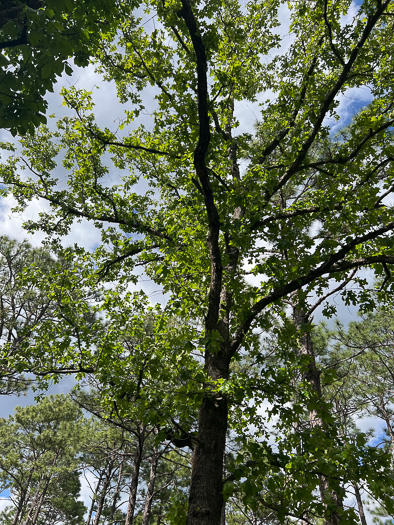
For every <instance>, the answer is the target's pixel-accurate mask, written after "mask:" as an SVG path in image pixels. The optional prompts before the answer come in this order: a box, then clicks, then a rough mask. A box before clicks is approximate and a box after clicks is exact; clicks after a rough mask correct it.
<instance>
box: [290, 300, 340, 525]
mask: <svg viewBox="0 0 394 525" xmlns="http://www.w3.org/2000/svg"><path fill="white" fill-rule="evenodd" d="M293 317H294V321H295V323H296V325H297V326H298V327H299V328H301V329H303V327H304V330H305V328H306V327H307V325H310V324H311V321H310V319H309V318H308V316H307V315H306V313H305V311H304V310H302V309H300V308H299V307H298V306H297V305H296V306H294V308H293ZM301 354H303V355H307V356H308V357H309V365H308V369H307V371H306V372H305V376H304V378H305V379H306V380H307V381H308V382H309V384H310V385H311V386H312V388H313V390H314V391H315V392H316V394H317V396H318V398H321V399H322V398H323V394H322V388H321V381H320V370H319V369H318V367H317V365H316V358H315V353H314V350H313V343H312V339H311V335H310V331H309V330H305V333H304V335H303V337H302V341H301ZM309 422H310V425H311V428H313V427H321V428H324V427H325V423H324V421H323V420H322V419H321V417H320V416H319V415H318V412H317V411H316V410H313V411H310V412H309ZM320 495H321V499H322V502H323V503H324V504H325V505H326V506H327V504H328V502H330V503H331V504H332V503H333V504H334V509H333V510H332V511H331V513H330V516H329V517H326V518H324V525H339V524H340V522H341V514H342V511H343V501H342V498H341V496H340V495H339V494H338V493H337V492H336V491H334V490H333V489H332V488H330V486H329V483H328V480H327V478H326V477H325V476H324V475H321V476H320Z"/></svg>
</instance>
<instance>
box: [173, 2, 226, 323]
mask: <svg viewBox="0 0 394 525" xmlns="http://www.w3.org/2000/svg"><path fill="white" fill-rule="evenodd" d="M180 15H181V16H182V17H183V19H184V20H185V23H186V26H187V29H188V31H189V35H190V38H191V41H192V44H193V48H194V51H195V53H196V59H197V94H198V117H199V128H200V129H199V136H198V142H197V146H196V149H195V151H194V167H195V170H196V173H197V177H198V179H199V182H200V185H201V188H202V191H203V194H204V201H205V208H206V210H207V216H208V223H209V236H208V246H209V255H210V260H211V282H210V289H209V302H208V312H207V315H206V319H205V325H206V326H205V327H206V330H207V331H208V332H209V331H211V330H213V329H214V328H215V327H216V324H217V320H218V316H219V305H220V291H221V284H222V273H223V268H222V260H221V253H220V248H219V230H220V221H219V214H218V211H217V208H216V205H215V200H214V196H213V192H212V187H211V183H210V180H209V176H208V168H207V165H206V162H205V158H206V155H207V152H208V147H209V142H210V137H211V134H210V129H209V111H208V83H207V57H206V54H205V48H204V44H203V41H202V38H201V35H200V32H199V30H198V27H197V23H196V20H195V18H194V14H193V12H192V9H191V6H190V2H189V0H182V10H181V11H180Z"/></svg>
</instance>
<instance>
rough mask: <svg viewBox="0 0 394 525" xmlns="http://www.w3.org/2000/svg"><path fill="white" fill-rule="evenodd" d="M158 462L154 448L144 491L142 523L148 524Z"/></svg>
mask: <svg viewBox="0 0 394 525" xmlns="http://www.w3.org/2000/svg"><path fill="white" fill-rule="evenodd" d="M158 462H159V454H158V452H157V451H156V450H154V451H153V455H152V459H151V463H150V474H149V483H148V488H147V491H146V498H145V506H144V515H143V518H142V525H149V518H150V513H151V509H152V501H153V494H154V491H155V483H156V475H157V465H158Z"/></svg>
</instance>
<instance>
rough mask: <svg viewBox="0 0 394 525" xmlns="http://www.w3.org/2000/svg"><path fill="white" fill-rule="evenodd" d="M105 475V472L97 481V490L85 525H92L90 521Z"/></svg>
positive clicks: (102, 472) (101, 473)
mask: <svg viewBox="0 0 394 525" xmlns="http://www.w3.org/2000/svg"><path fill="white" fill-rule="evenodd" d="M103 475H104V471H101V472H100V475H99V479H98V480H97V483H96V488H95V489H94V494H93V496H92V503H91V504H90V507H89V512H88V517H87V519H86V521H85V525H90V520H91V519H92V514H93V510H94V506H95V504H96V500H97V498H98V492H99V489H100V485H101V481H102V479H103Z"/></svg>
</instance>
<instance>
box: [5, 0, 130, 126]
mask: <svg viewBox="0 0 394 525" xmlns="http://www.w3.org/2000/svg"><path fill="white" fill-rule="evenodd" d="M121 12H122V3H121V2H118V1H116V0H111V1H108V2H107V1H102V0H100V1H94V2H93V1H91V0H83V1H80V2H72V1H70V0H4V1H2V2H1V5H0V50H1V54H0V67H1V73H0V83H1V89H0V127H2V128H7V129H9V130H10V131H11V132H12V133H13V134H14V135H15V134H16V133H17V132H18V133H26V132H33V131H34V128H35V127H37V126H38V125H39V124H42V123H43V122H44V123H45V122H46V117H45V111H46V109H47V102H46V100H45V94H46V93H47V92H48V91H53V86H54V84H55V82H56V79H57V78H58V77H60V75H61V74H62V73H63V72H64V73H66V74H67V75H70V74H71V73H72V67H71V65H72V64H76V65H78V66H87V65H88V63H89V57H91V56H92V55H93V54H94V53H95V49H96V46H97V45H98V41H99V35H100V34H101V33H102V32H103V33H104V32H105V31H114V30H115V27H116V21H117V19H118V16H119V15H120V14H121Z"/></svg>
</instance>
